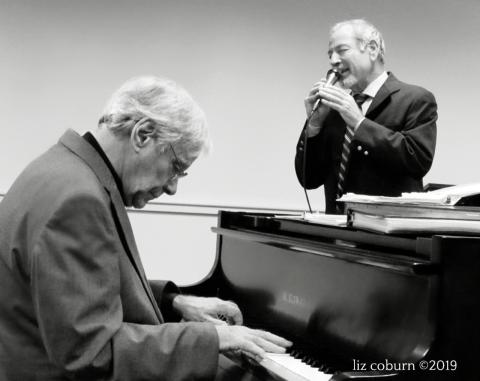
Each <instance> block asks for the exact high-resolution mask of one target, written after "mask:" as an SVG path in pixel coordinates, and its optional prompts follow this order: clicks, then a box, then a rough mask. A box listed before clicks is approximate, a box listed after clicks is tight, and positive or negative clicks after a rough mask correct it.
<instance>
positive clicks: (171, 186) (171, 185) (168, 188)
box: [163, 178, 178, 196]
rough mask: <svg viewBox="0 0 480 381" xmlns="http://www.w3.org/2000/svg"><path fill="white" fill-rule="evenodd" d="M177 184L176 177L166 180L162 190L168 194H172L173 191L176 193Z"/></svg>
mask: <svg viewBox="0 0 480 381" xmlns="http://www.w3.org/2000/svg"><path fill="white" fill-rule="evenodd" d="M177 185H178V179H177V178H174V179H172V180H170V181H168V182H167V183H166V184H165V185H164V186H163V192H164V193H166V194H168V195H169V196H173V195H174V194H175V193H177Z"/></svg>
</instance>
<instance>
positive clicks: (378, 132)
mask: <svg viewBox="0 0 480 381" xmlns="http://www.w3.org/2000/svg"><path fill="white" fill-rule="evenodd" d="M405 99H406V100H408V101H409V104H408V106H407V107H405V110H406V114H405V115H402V117H403V121H402V124H403V125H402V126H401V128H400V129H398V130H392V129H390V128H388V127H386V126H383V125H381V124H379V123H376V122H374V121H373V120H370V119H368V118H367V119H364V121H363V122H362V123H361V124H360V126H359V127H358V129H357V130H356V132H355V136H354V140H355V141H356V142H357V143H359V144H360V145H362V146H363V147H364V148H365V149H368V150H369V151H370V152H371V153H374V156H371V159H373V158H374V157H375V159H376V160H377V164H378V165H379V166H380V167H384V168H385V169H387V170H389V171H392V172H398V173H401V174H408V175H410V176H412V177H415V178H422V177H423V176H424V175H425V174H426V173H427V172H428V171H429V169H430V167H431V165H432V161H433V156H434V153H435V144H436V136H437V128H436V121H437V104H436V102H435V98H434V96H433V94H432V93H430V92H428V91H426V90H424V89H421V91H420V90H419V89H418V88H417V91H416V93H413V94H411V96H410V97H407V98H405ZM412 99H413V100H412ZM402 107H403V106H400V107H398V109H401V108H402ZM397 112H398V110H397Z"/></svg>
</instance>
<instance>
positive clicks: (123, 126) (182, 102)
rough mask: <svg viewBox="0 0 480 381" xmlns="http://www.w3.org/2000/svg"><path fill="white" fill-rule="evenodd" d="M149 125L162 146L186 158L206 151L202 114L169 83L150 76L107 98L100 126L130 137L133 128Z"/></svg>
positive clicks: (208, 143)
mask: <svg viewBox="0 0 480 381" xmlns="http://www.w3.org/2000/svg"><path fill="white" fill-rule="evenodd" d="M140 120H143V121H148V122H150V123H151V124H152V126H153V127H154V128H155V130H156V135H157V137H158V138H159V140H160V141H161V143H163V144H165V145H167V144H173V145H177V146H179V147H180V149H181V150H182V152H183V153H184V154H185V155H187V156H188V157H189V158H196V157H197V156H198V155H199V154H200V153H201V152H202V151H208V149H209V147H210V140H209V137H208V130H207V127H206V119H205V114H204V113H203V111H202V109H201V108H200V106H199V105H198V104H197V103H196V102H195V101H194V100H193V98H192V97H191V96H190V94H188V92H187V91H186V90H185V89H184V88H183V87H181V86H180V85H178V84H177V83H175V82H174V81H172V80H169V79H165V78H158V77H153V76H143V77H135V78H132V79H130V80H128V81H127V82H125V83H124V84H123V85H122V86H121V87H120V88H119V89H118V90H117V91H116V92H115V93H114V94H113V95H112V96H111V98H110V100H109V101H108V103H107V105H106V106H105V108H104V110H103V116H102V117H101V118H100V121H99V126H100V125H105V126H106V127H107V128H108V129H109V130H111V131H112V132H113V133H114V134H116V135H119V136H129V135H130V133H131V131H132V129H133V127H134V126H135V124H136V123H137V122H138V121H140Z"/></svg>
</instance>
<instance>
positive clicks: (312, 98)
mask: <svg viewBox="0 0 480 381" xmlns="http://www.w3.org/2000/svg"><path fill="white" fill-rule="evenodd" d="M319 98H320V97H319V96H318V93H316V94H315V95H313V96H310V97H307V98H305V101H306V102H308V103H311V104H313V103H315V102H316V101H317V99H319Z"/></svg>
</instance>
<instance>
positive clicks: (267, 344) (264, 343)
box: [253, 336, 286, 353]
mask: <svg viewBox="0 0 480 381" xmlns="http://www.w3.org/2000/svg"><path fill="white" fill-rule="evenodd" d="M253 341H255V343H256V344H257V345H258V346H259V347H261V348H263V349H264V350H265V352H271V353H285V352H286V349H285V347H281V346H280V345H277V344H275V343H272V342H271V341H269V340H266V339H264V338H263V337H260V336H256V337H255V338H254V339H253Z"/></svg>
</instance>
